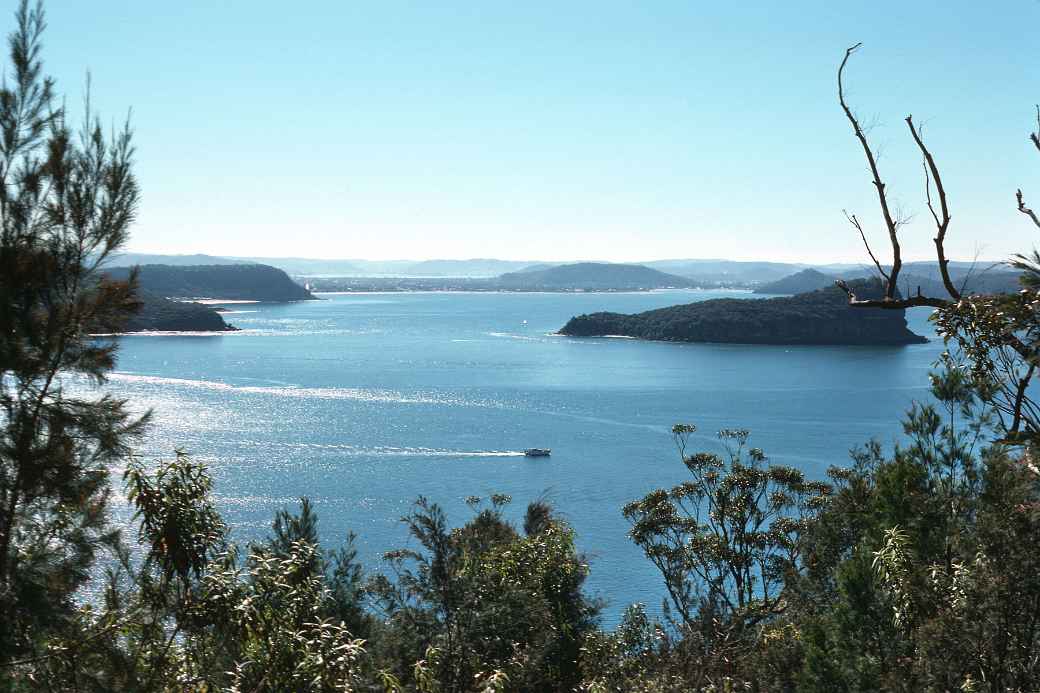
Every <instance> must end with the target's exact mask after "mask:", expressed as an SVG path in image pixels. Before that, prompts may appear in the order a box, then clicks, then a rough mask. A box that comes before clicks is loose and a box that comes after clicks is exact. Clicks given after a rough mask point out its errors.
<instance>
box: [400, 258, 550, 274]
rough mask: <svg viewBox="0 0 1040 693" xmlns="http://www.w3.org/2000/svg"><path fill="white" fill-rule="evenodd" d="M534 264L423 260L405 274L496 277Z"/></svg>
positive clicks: (498, 261)
mask: <svg viewBox="0 0 1040 693" xmlns="http://www.w3.org/2000/svg"><path fill="white" fill-rule="evenodd" d="M533 264H535V262H534V261H530V260H495V259H491V258H476V259H473V260H424V261H422V262H416V263H414V264H412V265H409V266H408V267H407V268H406V269H405V271H404V272H405V274H408V275H410V276H415V277H497V276H499V275H500V274H504V273H506V272H515V271H518V270H526V269H529V268H530V267H531V265H533Z"/></svg>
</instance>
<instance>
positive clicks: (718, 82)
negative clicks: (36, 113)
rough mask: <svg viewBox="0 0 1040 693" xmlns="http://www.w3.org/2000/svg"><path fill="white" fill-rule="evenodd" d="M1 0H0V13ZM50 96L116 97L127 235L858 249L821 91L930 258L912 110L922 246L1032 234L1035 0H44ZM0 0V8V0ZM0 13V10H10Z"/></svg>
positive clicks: (971, 250)
mask: <svg viewBox="0 0 1040 693" xmlns="http://www.w3.org/2000/svg"><path fill="white" fill-rule="evenodd" d="M14 4H15V3H13V2H10V0H9V1H8V2H7V3H6V5H7V6H8V7H9V8H10V9H11V10H13V7H14ZM47 12H48V21H49V28H48V31H47V33H46V35H45V44H46V45H45V52H44V57H45V61H46V68H47V69H48V71H49V72H50V73H51V74H53V75H54V76H55V77H57V78H58V80H59V87H60V89H62V90H63V91H64V92H65V93H66V94H68V97H69V103H70V105H73V104H76V103H78V102H79V100H80V96H81V94H82V87H83V83H84V75H85V72H86V71H87V70H88V69H89V70H90V71H91V73H92V76H93V84H94V88H93V97H94V103H95V106H96V107H97V109H98V110H99V111H101V113H102V116H103V117H104V118H106V119H115V120H118V119H120V118H122V116H123V115H124V114H125V112H126V109H127V108H130V107H132V108H133V123H134V126H135V129H136V133H137V136H136V141H137V149H138V174H139V177H140V181H141V185H142V188H143V202H142V207H141V214H140V220H139V222H138V224H137V226H136V228H135V231H134V234H133V238H132V240H131V243H130V247H131V248H132V249H134V250H139V251H148V252H170V253H191V252H205V253H212V254H228V255H231V254H233V255H262V256H287V255H293V256H305V257H327V258H350V257H361V258H371V259H388V258H415V259H426V258H444V257H457V258H463V257H500V258H516V259H546V260H568V259H599V260H613V261H622V260H651V259H659V258H667V257H703V258H708V257H716V258H731V259H770V260H786V261H812V262H827V261H858V260H861V259H863V254H862V251H861V246H860V242H859V239H858V237H857V236H855V234H854V231H853V230H852V229H851V228H850V227H848V225H847V223H846V222H845V220H844V217H843V216H842V209H843V208H847V209H848V210H849V211H850V212H856V213H857V214H859V216H860V217H861V218H862V219H863V220H864V221H865V222H867V224H868V230H871V231H872V232H873V234H874V238H875V239H876V243H877V244H879V245H880V244H882V243H883V236H882V226H881V220H880V215H879V213H878V210H877V203H876V199H875V198H874V196H873V191H872V186H871V185H870V180H869V177H868V175H867V171H866V166H865V162H864V160H863V155H862V152H861V151H858V149H857V147H858V145H857V143H856V141H855V140H854V139H853V137H852V134H851V132H850V130H849V127H848V124H847V122H846V121H845V119H844V118H843V116H842V114H841V111H840V110H839V107H838V104H837V100H836V94H835V72H836V69H837V66H838V64H839V62H840V59H841V57H842V54H843V52H844V50H845V48H846V47H847V46H848V45H851V44H853V43H856V42H858V41H862V42H863V43H864V47H863V49H862V50H861V52H860V53H859V54H858V55H857V56H856V57H855V58H854V60H853V63H852V64H851V66H850V69H849V73H848V80H849V86H850V90H849V91H850V93H849V97H850V101H851V102H852V103H853V104H854V105H855V106H856V107H857V110H858V111H859V112H860V114H861V115H862V116H863V117H864V119H865V120H869V121H875V120H876V122H877V126H876V127H875V128H874V129H873V130H872V132H871V138H872V139H873V141H874V143H875V144H876V145H877V146H878V147H879V148H880V150H881V153H882V157H881V161H880V163H881V167H882V173H883V175H884V176H885V178H886V180H887V182H888V183H889V188H890V191H891V193H892V196H893V199H894V201H896V202H897V203H898V204H899V206H900V207H901V208H902V209H903V210H904V211H905V212H906V213H907V214H913V215H915V216H914V220H913V222H912V223H911V224H910V225H908V226H907V227H906V228H905V229H904V230H903V238H904V250H905V255H906V256H908V257H910V258H914V259H925V258H928V257H931V251H932V247H931V235H932V227H931V226H930V224H929V223H928V222H929V220H930V217H929V216H928V213H927V209H926V208H925V206H924V199H923V174H922V171H921V164H920V160H919V156H918V154H917V152H916V149H915V147H914V145H913V142H912V141H911V140H910V138H909V134H908V133H907V131H906V126H905V125H904V123H903V121H902V119H903V118H904V117H905V116H906V115H907V113H913V115H914V118H915V120H918V121H920V122H923V123H925V137H926V140H927V141H928V143H929V144H930V145H931V146H932V148H933V150H934V153H935V155H936V158H937V159H938V162H939V164H940V166H941V169H942V171H943V173H944V177H945V180H946V184H947V188H948V190H949V194H950V199H951V203H952V207H953V217H954V220H953V225H952V227H951V230H950V236H949V244H948V247H949V253H950V254H951V255H952V256H953V257H955V258H957V259H971V258H973V257H975V256H980V257H983V258H1001V257H1004V256H1007V255H1008V254H1010V253H1012V252H1017V251H1023V250H1027V249H1029V248H1031V247H1032V246H1033V244H1034V241H1035V240H1036V239H1035V235H1036V232H1035V229H1033V228H1031V226H1030V225H1029V223H1028V220H1027V219H1026V218H1025V217H1024V216H1022V215H1020V214H1018V213H1017V212H1016V211H1015V208H1014V191H1015V189H1016V188H1017V187H1022V188H1023V189H1024V191H1025V192H1026V194H1027V196H1031V198H1032V199H1033V200H1034V201H1035V206H1037V207H1040V154H1038V153H1037V152H1036V151H1035V150H1031V149H1030V147H1031V145H1029V143H1028V141H1027V139H1026V137H1027V135H1028V133H1029V131H1030V128H1031V127H1033V128H1035V125H1036V124H1035V112H1034V110H1033V109H1034V104H1035V103H1036V102H1038V101H1040V69H1038V67H1040V53H1038V51H1037V41H1038V37H1037V35H1036V30H1035V27H1036V26H1040V2H1037V1H1036V0H1022V1H1020V2H1004V3H999V4H998V3H979V2H941V3H940V2H919V3H907V2H888V1H880V0H879V1H878V2H871V3H865V2H856V3H844V2H787V3H779V2H743V3H701V2H692V1H688V2H668V1H663V0H662V1H656V2H655V1H647V2H611V1H609V0H600V1H598V2H578V1H575V2H566V3H561V2H551V3H550V2H535V1H531V2H524V3H504V2H490V1H489V2H473V3H465V4H463V3H447V2H444V3H435V2H424V3H419V2H396V1H394V0H383V1H381V2H350V1H344V0H340V1H335V2H333V1H327V0H310V1H308V0H300V1H298V2H295V3H284V2H281V3H275V2H268V1H266V0H248V1H246V0H226V1H223V2H221V1H217V0H210V1H208V2H203V1H201V0H198V1H193V0H181V1H180V2H176V3H174V2H164V3H159V2H141V1H140V0H134V1H128V0H124V1H116V0H91V2H81V1H80V0H51V2H49V3H47ZM8 16H10V14H9V15H8ZM9 25H10V24H8V26H9Z"/></svg>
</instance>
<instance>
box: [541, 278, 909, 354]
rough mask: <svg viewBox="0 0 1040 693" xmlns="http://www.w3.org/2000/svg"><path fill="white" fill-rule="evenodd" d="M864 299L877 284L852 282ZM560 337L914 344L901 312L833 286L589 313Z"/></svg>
mask: <svg viewBox="0 0 1040 693" xmlns="http://www.w3.org/2000/svg"><path fill="white" fill-rule="evenodd" d="M856 286H857V288H858V289H859V290H860V292H861V293H862V294H863V295H869V294H870V293H871V292H873V293H874V294H877V295H880V285H879V284H877V283H876V282H870V281H869V280H862V281H860V282H859V283H858V284H856ZM560 334H565V335H569V336H572V337H595V336H604V335H620V336H626V337H639V338H641V339H657V340H663V341H673V342H724V343H742V344H892V345H895V344H913V343H917V342H923V341H925V340H924V338H923V337H920V336H918V335H916V334H914V333H913V332H911V331H910V330H909V329H907V326H906V318H905V316H904V314H903V311H898V312H897V311H890V310H880V309H874V310H856V309H853V308H851V307H849V305H848V299H847V298H846V296H845V294H844V292H842V291H841V290H840V289H839V288H837V287H835V286H830V287H828V288H826V289H820V290H818V291H813V292H810V293H805V294H799V295H797V296H792V297H785V298H769V299H739V298H719V299H712V300H709V301H699V302H697V303H687V304H685V305H680V306H670V307H668V308H658V309H657V310H649V311H646V312H644V313H636V314H634V315H625V314H622V313H592V314H591V315H580V316H578V317H575V318H571V319H570V321H569V322H568V323H567V324H566V325H564V326H563V328H562V329H560Z"/></svg>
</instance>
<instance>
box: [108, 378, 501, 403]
mask: <svg viewBox="0 0 1040 693" xmlns="http://www.w3.org/2000/svg"><path fill="white" fill-rule="evenodd" d="M108 379H109V380H110V381H111V382H113V383H126V384H128V385H157V386H164V387H165V386H174V387H185V388H193V389H200V390H210V391H214V392H228V393H235V394H249V395H267V396H272V397H286V398H293V399H324V400H351V401H356V402H375V403H388V404H440V405H449V406H469V407H499V408H500V407H502V404H501V403H500V402H494V401H484V400H474V399H469V398H464V397H458V396H454V395H450V394H443V393H423V392H415V393H403V392H400V391H397V390H382V389H370V388H358V387H296V386H293V385H285V386H261V385H232V384H230V383H224V382H220V381H215V380H189V379H186V378H165V377H160V376H154V375H135V374H132V373H112V374H111V375H110V376H109V378H108Z"/></svg>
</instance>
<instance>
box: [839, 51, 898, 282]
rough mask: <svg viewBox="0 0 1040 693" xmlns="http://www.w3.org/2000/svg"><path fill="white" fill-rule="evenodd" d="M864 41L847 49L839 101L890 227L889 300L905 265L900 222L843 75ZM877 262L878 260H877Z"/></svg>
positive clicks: (842, 70) (882, 213)
mask: <svg viewBox="0 0 1040 693" xmlns="http://www.w3.org/2000/svg"><path fill="white" fill-rule="evenodd" d="M862 45H863V44H862V43H857V44H856V45H855V46H852V47H851V48H849V49H848V50H846V51H845V58H844V59H843V60H842V61H841V66H840V67H839V68H838V102H839V103H840V104H841V109H842V110H843V111H845V117H846V118H848V120H849V123H850V124H851V125H852V131H853V133H854V134H855V135H856V139H858V140H859V143H860V145H861V146H862V147H863V153H864V154H865V155H866V157H867V164H868V165H869V166H870V173H871V175H872V176H873V179H874V187H875V188H876V189H877V194H878V202H879V203H880V204H881V215H882V216H883V217H884V219H885V227H886V228H887V229H888V239H889V241H890V242H891V244H892V270H891V272H890V274H889V275H888V282H887V285H886V287H885V298H886V299H887V300H889V301H892V300H895V294H896V286H897V282H898V281H899V270H900V269H901V268H902V266H903V260H902V256H901V253H900V248H899V238H898V237H897V232H898V231H899V224H898V223H897V222H896V220H895V219H894V218H893V217H892V212H891V211H890V210H889V207H888V196H887V195H886V193H885V184H884V182H882V180H881V174H880V173H879V172H878V167H877V160H876V158H875V157H874V152H873V150H871V148H870V144H869V143H868V142H867V136H866V135H865V134H864V133H863V128H862V127H860V124H859V120H858V119H857V118H856V116H855V115H854V114H853V112H852V109H850V108H849V106H848V104H847V103H846V102H845V84H844V82H843V77H844V74H845V65H846V64H847V63H848V62H849V58H850V57H852V54H853V53H854V52H856V50H857V49H858V48H859V47H860V46H862ZM875 262H876V261H875Z"/></svg>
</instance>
